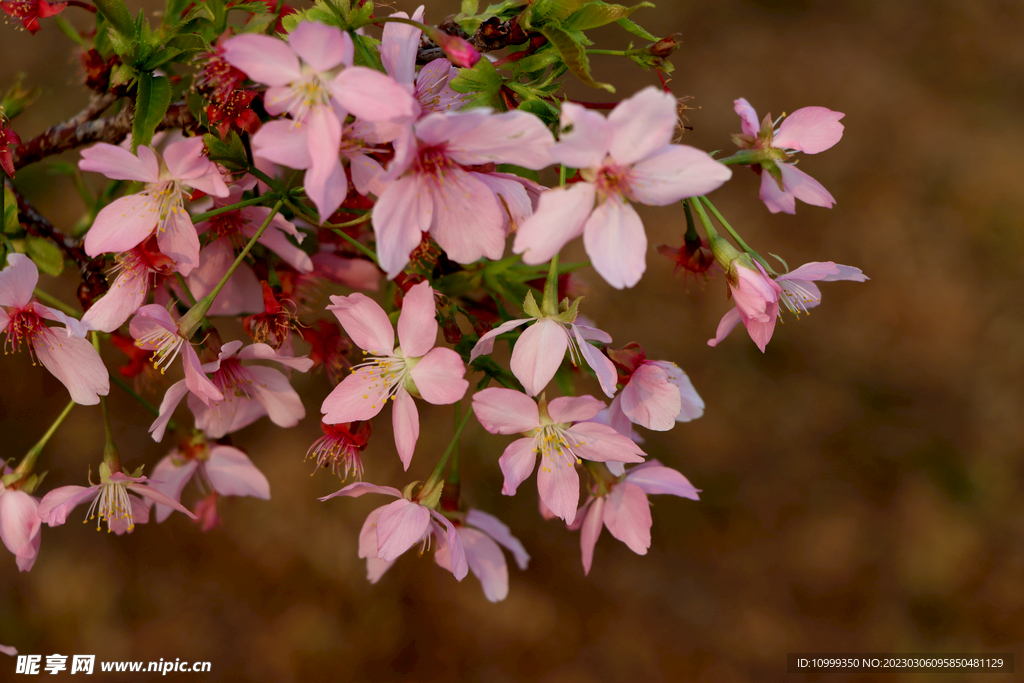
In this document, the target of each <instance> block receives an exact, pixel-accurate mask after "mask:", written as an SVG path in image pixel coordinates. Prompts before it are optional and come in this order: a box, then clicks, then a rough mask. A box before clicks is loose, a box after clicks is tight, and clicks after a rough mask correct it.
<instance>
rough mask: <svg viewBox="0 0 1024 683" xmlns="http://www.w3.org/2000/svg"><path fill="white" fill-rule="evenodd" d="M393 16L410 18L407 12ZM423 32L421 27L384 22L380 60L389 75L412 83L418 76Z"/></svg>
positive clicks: (402, 81)
mask: <svg viewBox="0 0 1024 683" xmlns="http://www.w3.org/2000/svg"><path fill="white" fill-rule="evenodd" d="M391 16H393V17H401V18H403V19H408V18H409V15H408V14H406V13H405V12H395V13H394V14H392V15H391ZM422 33H423V32H422V31H421V30H420V29H418V28H416V27H415V26H409V25H408V24H398V23H388V24H384V33H383V35H382V36H381V40H380V61H381V63H382V64H383V65H384V70H385V71H387V72H388V75H390V76H391V77H392V78H394V79H395V80H396V81H398V82H399V83H412V82H413V81H414V79H415V78H416V53H417V50H418V48H419V44H420V35H421V34H422ZM447 61H448V60H445V62H447ZM446 73H447V72H446Z"/></svg>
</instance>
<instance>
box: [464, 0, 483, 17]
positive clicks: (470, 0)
mask: <svg viewBox="0 0 1024 683" xmlns="http://www.w3.org/2000/svg"><path fill="white" fill-rule="evenodd" d="M478 11H480V3H479V2H478V0H462V13H463V14H465V15H466V16H468V17H471V16H473V15H474V14H476V13H477V12H478Z"/></svg>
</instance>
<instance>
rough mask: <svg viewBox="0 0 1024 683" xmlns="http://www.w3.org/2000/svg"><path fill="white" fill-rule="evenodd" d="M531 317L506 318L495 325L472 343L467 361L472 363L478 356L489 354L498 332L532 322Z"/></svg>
mask: <svg viewBox="0 0 1024 683" xmlns="http://www.w3.org/2000/svg"><path fill="white" fill-rule="evenodd" d="M532 321H533V318H519V319H517V320H508V321H506V322H503V323H502V324H500V325H498V326H497V327H495V328H494V329H493V330H490V331H489V332H487V333H485V334H484V335H483V336H482V337H480V339H479V340H478V341H477V343H476V344H474V345H473V351H472V352H470V354H469V362H470V363H472V362H473V361H475V360H476V359H477V358H479V357H480V356H487V355H490V353H491V352H492V351H494V340H495V338H496V337H497V336H498V335H500V334H505V333H506V332H508V331H510V330H514V329H515V328H517V327H519V326H520V325H524V324H526V323H528V322H532Z"/></svg>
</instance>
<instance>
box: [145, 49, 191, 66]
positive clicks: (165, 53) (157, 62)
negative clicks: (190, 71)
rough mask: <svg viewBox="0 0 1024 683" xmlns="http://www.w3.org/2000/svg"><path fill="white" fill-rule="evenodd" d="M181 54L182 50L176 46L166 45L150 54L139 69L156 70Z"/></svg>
mask: <svg viewBox="0 0 1024 683" xmlns="http://www.w3.org/2000/svg"><path fill="white" fill-rule="evenodd" d="M180 54H182V50H179V49H177V48H174V47H165V48H163V49H162V50H157V51H156V52H154V53H153V54H152V55H150V56H149V57H148V58H147V59H146V60H145V61H144V62H142V64H140V65H139V69H140V70H142V71H155V70H156V69H158V68H160V67H161V66H163V65H164V64H166V63H167V62H169V61H171V60H172V59H174V58H175V57H177V56H178V55H180Z"/></svg>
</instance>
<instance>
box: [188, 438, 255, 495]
mask: <svg viewBox="0 0 1024 683" xmlns="http://www.w3.org/2000/svg"><path fill="white" fill-rule="evenodd" d="M203 467H204V469H205V471H206V476H207V477H209V479H210V483H211V484H213V488H214V490H215V491H217V493H219V494H220V495H222V496H252V497H254V498H262V499H263V500H270V482H268V481H267V478H266V477H265V476H264V475H263V473H262V472H260V471H259V469H258V468H257V467H256V465H254V464H252V460H250V459H249V456H247V455H246V454H245V453H243V452H242V451H240V450H238V449H237V448H232V447H231V446H213V447H212V448H211V449H210V459H209V460H207V461H206V463H205V464H204V465H203Z"/></svg>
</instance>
